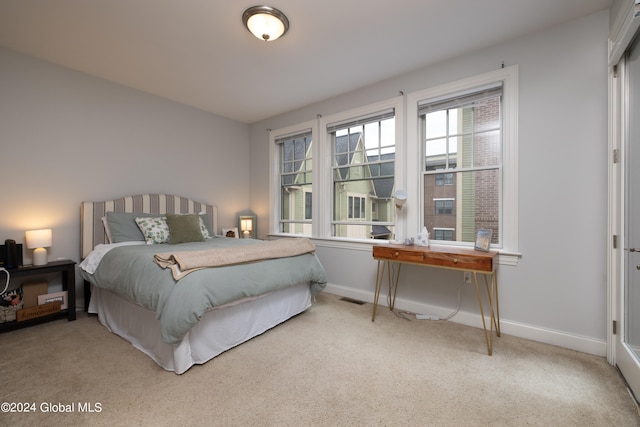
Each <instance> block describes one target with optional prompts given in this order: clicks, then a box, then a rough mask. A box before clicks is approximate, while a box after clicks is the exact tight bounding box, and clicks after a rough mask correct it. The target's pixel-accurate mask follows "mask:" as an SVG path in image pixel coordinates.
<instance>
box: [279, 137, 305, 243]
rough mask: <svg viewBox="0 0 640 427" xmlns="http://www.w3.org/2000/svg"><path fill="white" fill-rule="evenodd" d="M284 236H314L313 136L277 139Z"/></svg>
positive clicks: (280, 210) (280, 220)
mask: <svg viewBox="0 0 640 427" xmlns="http://www.w3.org/2000/svg"><path fill="white" fill-rule="evenodd" d="M274 142H275V145H276V146H277V147H278V157H277V158H278V159H279V160H278V161H279V164H278V168H279V188H280V209H279V213H280V215H279V220H278V225H279V228H280V230H279V231H280V232H281V233H287V234H303V235H311V228H312V226H311V221H312V216H313V215H312V212H313V210H312V199H313V197H312V196H313V191H312V185H313V177H312V175H313V169H312V168H313V155H312V132H311V130H307V131H304V132H301V133H296V134H293V135H286V136H281V137H276V138H275V140H274Z"/></svg>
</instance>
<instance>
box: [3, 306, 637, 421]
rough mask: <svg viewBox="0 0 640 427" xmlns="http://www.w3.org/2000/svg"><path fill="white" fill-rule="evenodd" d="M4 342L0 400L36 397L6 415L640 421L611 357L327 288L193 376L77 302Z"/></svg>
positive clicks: (63, 418) (136, 418) (8, 418)
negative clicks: (110, 328) (378, 304)
mask: <svg viewBox="0 0 640 427" xmlns="http://www.w3.org/2000/svg"><path fill="white" fill-rule="evenodd" d="M0 340H1V341H0V343H1V344H0V369H1V372H2V373H3V381H2V386H1V387H0V402H20V403H25V402H32V403H35V406H36V412H35V413H18V414H16V413H13V414H7V413H0V425H11V426H20V425H34V426H40V425H47V426H53V425H60V426H62V425H105V426H106V425H109V426H124V425H127V426H132V425H141V426H146V425H153V426H168V425H181V426H182V425H195V426H204V425H220V426H256V425H261V426H271V425H278V426H304V425H318V426H340V425H344V426H347V425H349V426H351V425H354V426H396V425H401V426H418V425H420V426H522V425H529V426H640V418H639V417H638V414H637V412H636V407H635V404H634V403H633V401H632V399H631V397H630V396H629V395H628V393H627V391H626V388H625V386H624V382H623V380H622V379H621V378H620V377H619V375H618V373H617V372H616V370H615V369H614V368H613V367H611V366H610V365H609V364H608V363H607V362H606V360H605V359H604V358H601V357H596V356H591V355H586V354H582V353H578V352H575V351H571V350H566V349H562V348H558V347H554V346H549V345H545V344H540V343H535V342H531V341H527V340H524V339H520V338H515V337H511V336H505V335H503V337H501V338H499V339H497V340H496V341H494V355H493V356H491V357H489V356H487V354H486V347H485V342H484V337H483V334H482V330H481V329H478V328H472V327H467V326H462V325H458V324H455V323H451V322H433V321H424V320H423V321H418V320H412V321H406V320H403V319H401V318H398V317H396V316H394V315H393V314H392V313H391V312H390V311H389V310H388V309H386V308H382V309H380V310H378V315H377V317H376V321H375V323H372V322H371V305H370V304H364V305H357V304H353V303H349V302H345V301H341V300H340V299H339V298H338V297H336V296H333V295H329V294H322V295H320V296H319V297H318V299H317V301H316V303H315V305H314V306H313V307H312V308H311V309H309V310H308V311H307V312H305V313H303V314H301V315H299V316H297V317H295V318H293V319H291V320H289V321H288V322H286V323H284V324H283V325H280V326H278V327H277V328H274V329H272V330H271V331H268V332H267V333H265V334H263V335H261V336H259V337H257V338H255V339H253V340H251V341H249V342H248V343H245V344H243V345H241V346H239V347H237V348H235V349H233V350H230V351H228V352H226V353H224V354H222V355H221V356H219V357H217V358H216V359H214V360H212V361H210V362H209V363H207V364H205V365H202V366H195V367H193V368H191V369H190V370H189V371H187V372H186V373H185V374H184V375H176V374H174V373H170V372H166V371H164V370H162V369H161V368H159V367H158V366H157V365H155V363H154V362H153V361H151V359H149V358H148V357H147V356H145V355H144V354H143V353H141V352H139V351H138V350H136V349H134V348H133V347H132V346H131V345H130V344H128V343H127V342H125V341H124V340H122V339H121V338H119V337H117V336H115V335H113V334H111V333H109V332H107V331H106V329H105V328H104V327H102V326H101V325H100V324H99V323H98V321H97V319H96V318H95V317H87V316H85V315H84V314H80V313H79V318H78V320H77V321H75V322H67V321H65V320H58V321H55V322H51V323H48V324H44V325H40V326H36V327H32V328H27V329H22V330H18V331H13V332H9V333H5V334H2V335H0ZM50 404H63V405H67V406H66V407H65V406H63V408H65V409H69V408H71V409H73V411H74V412H73V413H43V412H42V409H43V408H44V409H46V408H47V407H48V406H52V407H53V408H54V409H55V406H53V405H50ZM72 404H73V407H71V405H72ZM81 405H85V406H83V409H84V410H85V411H86V410H88V409H89V408H92V409H94V410H96V409H100V411H99V412H93V413H88V412H80V407H81Z"/></svg>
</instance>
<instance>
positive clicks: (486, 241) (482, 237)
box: [474, 229, 493, 252]
mask: <svg viewBox="0 0 640 427" xmlns="http://www.w3.org/2000/svg"><path fill="white" fill-rule="evenodd" d="M492 234H493V230H489V229H480V230H478V232H477V234H476V245H475V247H474V249H476V250H478V251H484V252H489V248H491V236H492Z"/></svg>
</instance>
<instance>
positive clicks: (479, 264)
mask: <svg viewBox="0 0 640 427" xmlns="http://www.w3.org/2000/svg"><path fill="white" fill-rule="evenodd" d="M497 255H498V253H497V252H495V251H491V252H483V251H476V250H472V249H463V248H450V247H449V248H441V247H437V246H436V247H433V246H431V247H424V246H415V245H413V246H407V245H398V244H389V245H374V246H373V258H374V259H376V260H377V261H378V271H377V274H376V291H375V296H374V300H373V314H372V316H371V321H372V322H373V321H375V319H376V308H377V307H378V298H379V297H380V289H381V288H382V281H383V280H384V276H385V270H386V273H387V274H386V275H387V282H388V284H389V289H390V290H391V288H392V286H393V288H394V291H393V295H390V298H391V299H390V305H389V309H390V310H393V307H394V304H395V301H396V292H397V291H398V279H399V277H400V267H401V266H402V264H415V265H421V266H424V267H436V268H446V269H451V270H459V271H466V272H469V273H471V274H473V280H474V283H475V286H476V293H477V295H478V304H479V306H480V317H481V318H482V327H483V329H484V338H485V341H486V343H487V352H488V353H489V356H491V354H492V353H493V331H494V327H495V332H496V336H498V337H499V336H500V311H499V307H498V275H497ZM391 263H397V264H398V268H397V270H396V271H395V273H394V274H392V273H391ZM478 274H481V275H482V277H484V285H485V289H486V291H487V296H488V299H489V311H490V320H489V330H488V331H487V325H486V322H485V318H484V309H483V305H482V293H481V290H480V288H481V286H480V285H479V283H478ZM489 279H490V280H489ZM389 292H391V291H389Z"/></svg>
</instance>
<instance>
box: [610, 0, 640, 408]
mask: <svg viewBox="0 0 640 427" xmlns="http://www.w3.org/2000/svg"><path fill="white" fill-rule="evenodd" d="M620 9H621V10H620V13H619V15H618V16H617V17H616V18H617V19H616V20H615V22H614V25H612V28H611V32H610V37H609V64H608V65H609V77H608V84H609V101H608V102H609V119H608V121H609V136H608V159H607V164H608V166H607V174H608V177H607V179H608V197H607V198H608V221H607V222H608V224H607V231H608V236H609V238H608V239H607V297H608V304H607V319H608V325H607V361H608V362H609V363H610V364H612V365H614V366H618V367H619V368H620V369H621V371H622V370H624V371H626V374H627V376H628V377H633V378H627V379H628V380H629V381H628V383H629V384H636V388H637V384H638V383H640V364H639V363H638V361H637V360H636V359H635V358H633V357H629V355H628V354H627V353H625V352H624V351H622V352H618V347H617V346H618V342H619V340H620V339H622V338H621V337H623V336H624V334H625V331H624V328H625V327H626V325H625V324H624V315H625V307H624V306H623V297H624V293H625V289H624V283H625V282H624V280H625V279H624V277H625V271H624V268H625V264H624V259H625V254H624V247H625V246H624V245H625V244H626V242H625V238H624V232H625V230H624V225H625V223H624V220H625V219H624V218H625V212H624V209H625V206H624V204H625V188H624V183H625V176H626V170H625V164H626V152H625V147H626V142H627V141H626V139H627V133H626V132H627V129H626V123H627V117H626V112H627V109H626V105H625V104H626V101H627V93H626V75H625V72H626V69H625V65H626V64H625V54H626V52H627V49H628V48H629V47H630V46H631V42H632V41H633V40H634V38H635V36H636V34H637V33H638V29H639V28H640V0H631V1H626V3H625V5H623V7H621V8H620ZM620 353H623V354H620ZM631 388H632V389H633V386H632V387H631ZM632 391H633V390H632ZM636 392H637V393H635V396H636V397H637V398H638V397H640V390H636Z"/></svg>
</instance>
